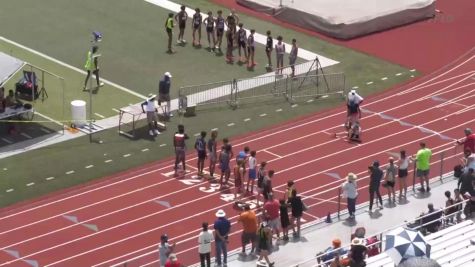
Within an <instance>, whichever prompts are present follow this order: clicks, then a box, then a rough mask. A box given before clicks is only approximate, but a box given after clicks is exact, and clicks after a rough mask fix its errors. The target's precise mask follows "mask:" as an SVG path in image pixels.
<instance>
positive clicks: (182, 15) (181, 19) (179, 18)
mask: <svg viewBox="0 0 475 267" xmlns="http://www.w3.org/2000/svg"><path fill="white" fill-rule="evenodd" d="M187 19H188V13H186V6H181V7H180V12H178V13H177V14H176V15H175V20H176V22H177V23H178V28H179V29H180V32H179V33H178V40H177V41H176V43H177V44H185V43H186V40H185V39H183V36H184V35H185V28H186V20H187Z"/></svg>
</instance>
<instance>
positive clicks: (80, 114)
mask: <svg viewBox="0 0 475 267" xmlns="http://www.w3.org/2000/svg"><path fill="white" fill-rule="evenodd" d="M71 116H72V123H74V125H76V127H78V128H79V127H83V126H84V125H86V101H83V100H73V101H71Z"/></svg>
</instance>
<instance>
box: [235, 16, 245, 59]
mask: <svg viewBox="0 0 475 267" xmlns="http://www.w3.org/2000/svg"><path fill="white" fill-rule="evenodd" d="M237 36H238V37H237V40H238V53H239V62H243V63H246V62H247V47H246V41H247V33H246V30H245V29H244V28H243V24H242V23H239V30H238V33H237ZM241 48H242V50H243V52H244V58H243V57H242V56H241V55H242V54H241Z"/></svg>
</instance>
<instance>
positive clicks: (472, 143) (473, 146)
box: [457, 128, 475, 153]
mask: <svg viewBox="0 0 475 267" xmlns="http://www.w3.org/2000/svg"><path fill="white" fill-rule="evenodd" d="M464 133H465V138H463V139H461V140H457V145H463V150H464V151H465V149H467V148H468V149H470V151H471V152H472V153H475V134H474V133H472V129H470V128H466V129H465V130H464Z"/></svg>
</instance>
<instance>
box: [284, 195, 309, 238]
mask: <svg viewBox="0 0 475 267" xmlns="http://www.w3.org/2000/svg"><path fill="white" fill-rule="evenodd" d="M288 202H289V204H290V208H291V211H292V234H293V236H294V237H300V221H301V218H302V215H303V212H304V206H305V205H304V203H303V201H302V198H301V197H300V196H298V195H297V190H293V191H292V197H291V198H290V199H289V200H288ZM295 226H297V230H295Z"/></svg>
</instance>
